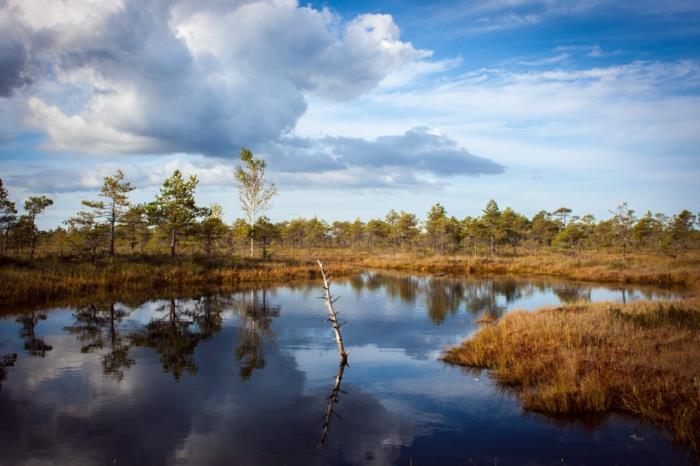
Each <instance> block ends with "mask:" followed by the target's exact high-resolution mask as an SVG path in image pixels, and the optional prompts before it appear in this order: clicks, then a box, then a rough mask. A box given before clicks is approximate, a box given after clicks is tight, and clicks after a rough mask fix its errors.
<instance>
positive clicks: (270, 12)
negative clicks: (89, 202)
mask: <svg viewBox="0 0 700 466" xmlns="http://www.w3.org/2000/svg"><path fill="white" fill-rule="evenodd" d="M0 64H2V66H0V178H2V179H3V181H4V182H5V183H6V184H7V185H8V188H9V190H10V193H11V196H12V197H13V198H14V199H15V200H17V201H19V202H21V201H22V200H23V199H24V198H26V197H27V196H29V195H33V194H39V193H41V194H46V195H49V196H50V197H52V198H54V200H55V201H56V204H55V206H53V207H52V208H51V209H50V210H48V211H47V212H46V215H45V217H44V219H43V220H42V226H43V227H53V226H56V225H58V224H60V222H61V221H62V220H64V219H65V218H66V217H68V216H70V215H73V214H74V213H75V212H77V211H78V210H79V209H80V200H82V199H90V198H94V197H95V195H96V192H97V190H98V189H99V185H100V180H101V177H102V176H104V175H107V174H110V173H111V172H113V171H114V170H116V169H117V168H122V169H123V170H124V171H125V172H126V175H127V178H129V179H130V180H132V182H133V184H134V185H135V186H137V187H138V188H139V189H137V190H136V191H135V192H134V193H133V198H134V200H135V201H147V200H149V199H150V198H151V197H152V196H153V195H154V194H155V193H156V192H157V189H158V186H159V185H160V184H161V183H162V180H163V179H164V177H165V176H167V175H169V174H170V173H171V172H172V171H173V170H174V169H175V168H180V169H182V170H183V171H185V172H187V173H194V174H197V175H198V176H199V178H200V189H199V193H198V197H199V201H200V202H201V203H202V204H209V203H212V202H217V203H220V204H222V205H223V207H224V213H225V217H226V219H227V220H231V219H233V218H235V217H237V216H239V215H240V210H239V208H238V205H237V196H236V193H235V191H234V187H233V177H232V170H233V167H234V166H235V164H236V158H237V153H238V150H239V148H240V147H242V146H248V147H251V148H252V149H253V150H254V152H256V153H257V154H258V155H260V156H262V157H264V158H265V159H266V160H267V161H268V164H269V169H270V176H271V178H272V179H274V180H275V182H276V183H277V184H278V186H279V190H280V195H279V196H278V198H277V199H276V200H275V203H274V206H273V208H272V209H271V211H270V212H269V215H270V216H271V217H272V218H273V219H274V220H282V219H287V218H291V217H297V216H312V215H319V216H321V217H323V218H326V219H354V218H355V217H358V216H359V217H361V218H363V219H368V218H371V217H378V216H383V215H384V214H385V213H386V212H387V211H388V210H389V209H391V208H394V209H397V210H399V209H400V210H408V211H412V212H415V213H417V214H419V215H421V216H424V214H425V212H426V211H427V210H428V208H429V207H430V205H432V204H433V203H435V202H441V203H443V204H444V205H445V206H446V207H447V209H448V212H449V213H451V214H454V215H456V216H458V217H463V216H465V215H475V214H478V213H479V212H480V210H481V208H482V207H483V205H484V204H485V203H486V201H487V200H488V199H491V198H494V199H496V200H497V201H498V203H499V205H501V206H502V207H505V206H512V207H514V208H516V209H517V210H519V211H522V212H524V213H526V214H528V215H532V214H533V213H535V212H536V211H538V210H540V209H548V210H553V209H556V208H557V207H560V206H562V205H564V206H568V207H570V208H572V209H573V210H574V212H575V213H577V214H580V215H582V214H585V213H593V214H594V215H596V216H597V217H599V218H602V217H606V216H607V215H608V211H609V209H612V208H614V207H615V205H617V204H618V203H620V202H623V201H627V202H629V203H630V205H631V206H632V207H633V208H635V209H637V210H638V211H639V212H640V213H641V212H643V211H646V210H647V209H650V210H652V211H662V212H665V213H668V214H673V213H676V212H678V211H679V210H681V209H683V208H689V209H691V210H693V211H698V210H700V201H698V198H700V197H699V196H698V191H699V190H698V188H699V187H700V186H699V183H698V179H699V178H698V175H700V153H699V151H700V3H698V2H697V1H692V0H669V1H665V2H656V1H650V0H640V1H634V2H632V1H629V2H625V1H604V0H571V1H557V0H539V1H536V0H477V1H463V2H459V1H456V2H455V1H452V2H450V1H444V2H440V1H438V2H399V1H386V2H362V1H360V2H357V1H355V2H323V3H321V2H311V3H308V4H302V5H299V4H298V3H296V2H293V1H288V0H274V1H259V2H258V1H224V0H207V1H199V2H194V1H187V0H167V1H157V2H156V1H136V0H120V1H115V2H112V3H110V4H108V6H105V4H104V3H102V2H98V1H93V0H68V1H65V2H58V1H55V2H48V3H47V2H45V1H39V0H22V1H19V0H4V1H0Z"/></svg>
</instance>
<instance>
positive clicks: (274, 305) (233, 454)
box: [0, 272, 693, 465]
mask: <svg viewBox="0 0 700 466" xmlns="http://www.w3.org/2000/svg"><path fill="white" fill-rule="evenodd" d="M333 292H334V294H335V295H340V296H342V299H341V300H340V301H339V302H338V303H337V306H338V308H339V309H340V310H341V311H342V315H341V317H342V318H343V319H345V320H347V321H348V322H349V323H348V324H347V325H346V326H345V327H344V328H343V331H344V339H345V343H346V348H347V349H348V350H349V353H350V356H349V361H350V366H349V367H346V368H345V369H344V371H343V372H342V373H338V370H339V367H338V355H337V352H336V349H335V344H334V341H333V336H332V331H331V329H330V326H329V324H328V322H327V321H326V320H325V313H324V312H325V311H324V307H323V302H322V301H321V300H319V299H317V298H318V296H319V295H320V289H319V284H318V283H317V282H305V283H299V284H294V285H285V286H278V287H270V288H267V289H257V290H247V291H240V292H235V293H230V294H226V295H208V296H197V297H192V298H190V299H182V298H181V297H178V298H175V297H172V298H171V297H167V296H166V297H163V298H162V299H157V300H150V301H145V302H139V301H138V299H137V298H133V297H128V296H124V297H121V299H116V300H114V301H112V300H99V301H97V300H96V301H95V302H87V303H83V304H81V305H80V306H76V307H73V308H55V309H45V310H41V311H27V312H21V313H20V312H19V311H17V312H12V311H11V310H5V311H4V312H5V316H4V317H2V318H0V464H2V465H6V464H7V465H15V464H61V465H63V464H77V465H82V464H95V465H112V464H143V465H146V464H147V465H161V464H202V465H219V464H221V465H233V464H241V465H249V464H272V465H276V464H299V465H313V464H376V465H383V464H404V465H408V464H413V465H433V464H460V465H493V464H498V465H507V464H533V465H534V464H552V465H554V464H556V465H561V464H569V465H572V464H630V465H640V464H669V465H670V464H693V460H692V459H691V458H690V457H689V456H688V454H687V453H686V452H684V451H683V450H682V449H680V448H679V447H677V446H674V445H673V444H672V443H671V442H670V441H669V438H668V436H667V434H665V433H664V432H663V431H660V430H658V429H656V428H653V427H650V426H647V425H645V424H642V423H640V422H638V421H635V420H632V419H629V418H622V417H620V416H610V417H607V418H606V419H603V420H600V419H598V420H590V419H589V420H561V419H558V420H556V419H552V418H549V417H546V416H542V415H539V414H534V413H525V412H523V410H522V408H521V407H520V406H519V404H518V402H517V400H515V399H514V397H513V396H512V395H511V394H509V393H507V392H504V391H503V390H500V389H499V388H498V387H497V386H496V385H495V384H494V383H493V382H492V381H491V380H490V378H489V377H488V374H487V373H486V372H484V371H481V372H468V371H466V370H464V369H461V368H459V367H452V366H447V365H445V364H443V363H441V362H439V361H438V360H437V359H438V357H439V355H440V353H441V351H442V350H443V349H445V348H446V347H448V346H450V345H454V344H457V343H459V342H460V341H461V340H462V339H463V338H465V337H467V336H469V335H470V334H472V333H473V332H474V331H475V330H476V328H477V324H476V323H475V321H476V320H477V319H478V318H479V317H480V316H482V315H483V314H490V315H492V316H493V317H499V316H501V315H503V313H506V312H508V311H509V310H512V309H515V308H518V309H520V308H524V309H535V308H537V307H540V306H543V305H549V304H557V303H560V302H565V301H572V300H581V299H583V300H596V301H601V300H614V301H623V300H626V301H629V300H635V299H640V298H652V299H655V298H662V297H668V296H669V294H668V293H666V292H662V291H648V290H639V289H632V288H624V289H623V288H619V287H618V288H613V287H606V286H590V285H582V284H572V283H565V282H554V281H537V280H535V281H527V280H516V279H510V278H501V279H497V280H491V279H480V280H464V279H454V278H446V277H421V276H410V275H400V274H392V273H376V272H367V273H363V274H361V275H357V276H353V277H349V278H344V279H339V280H338V281H337V282H334V284H333ZM8 312H9V313H8ZM333 400H337V403H336V404H331V407H329V401H333ZM324 427H325V429H324ZM324 432H325V433H326V434H327V437H326V435H324Z"/></svg>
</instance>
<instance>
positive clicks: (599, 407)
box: [443, 298, 700, 452]
mask: <svg viewBox="0 0 700 466" xmlns="http://www.w3.org/2000/svg"><path fill="white" fill-rule="evenodd" d="M699 319H700V300H699V299H698V298H693V299H686V300H683V301H669V302H637V303H631V304H625V305H622V304H612V303H598V304H572V305H567V306H563V307H556V308H544V309H541V310H539V311H536V312H524V311H517V312H512V313H510V314H508V315H506V316H505V317H504V318H503V319H501V320H500V321H499V322H498V323H497V324H495V325H488V326H485V327H482V328H481V329H480V330H479V331H478V332H477V333H476V334H475V335H474V336H473V337H472V338H471V339H469V340H467V341H465V342H464V343H462V344H461V345H460V346H457V347H454V348H451V349H449V350H447V351H446V352H445V354H444V355H443V359H444V360H445V361H447V362H449V363H454V364H460V365H464V366H469V367H479V368H488V369H490V370H491V373H492V374H493V377H494V378H495V380H496V381H497V382H498V383H500V384H502V385H504V386H508V387H511V388H512V389H513V390H514V391H515V393H516V394H517V396H518V397H519V398H520V399H521V400H522V402H523V406H524V407H525V408H526V409H529V410H533V411H538V412H543V413H546V414H551V415H576V414H584V413H605V412H608V411H611V410H615V411H620V412H624V413H628V414H632V415H635V416H639V417H641V418H643V419H646V420H649V421H652V422H654V423H657V424H660V425H663V426H665V427H667V428H669V429H670V430H671V431H672V432H673V434H674V436H675V438H676V439H677V440H678V441H679V442H681V443H684V444H686V445H689V446H690V447H691V448H692V449H693V450H694V451H695V452H698V446H699V445H700V326H699V325H698V322H700V320H699Z"/></svg>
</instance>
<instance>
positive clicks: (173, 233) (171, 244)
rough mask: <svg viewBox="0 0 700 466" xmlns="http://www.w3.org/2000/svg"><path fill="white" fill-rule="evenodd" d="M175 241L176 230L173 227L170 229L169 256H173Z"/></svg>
mask: <svg viewBox="0 0 700 466" xmlns="http://www.w3.org/2000/svg"><path fill="white" fill-rule="evenodd" d="M176 243H177V232H176V231H175V228H173V229H172V232H171V236H170V257H175V244H176Z"/></svg>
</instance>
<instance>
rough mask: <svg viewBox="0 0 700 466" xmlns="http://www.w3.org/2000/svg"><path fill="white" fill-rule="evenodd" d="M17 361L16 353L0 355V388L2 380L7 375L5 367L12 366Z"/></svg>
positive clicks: (0, 387)
mask: <svg viewBox="0 0 700 466" xmlns="http://www.w3.org/2000/svg"><path fill="white" fill-rule="evenodd" d="M16 361H17V353H12V354H5V355H3V356H2V357H0V390H2V382H3V381H4V380H5V377H7V369H8V368H10V367H12V366H14V365H15V362H16Z"/></svg>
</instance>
